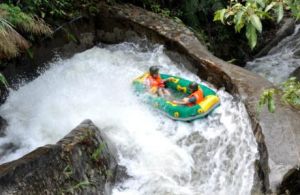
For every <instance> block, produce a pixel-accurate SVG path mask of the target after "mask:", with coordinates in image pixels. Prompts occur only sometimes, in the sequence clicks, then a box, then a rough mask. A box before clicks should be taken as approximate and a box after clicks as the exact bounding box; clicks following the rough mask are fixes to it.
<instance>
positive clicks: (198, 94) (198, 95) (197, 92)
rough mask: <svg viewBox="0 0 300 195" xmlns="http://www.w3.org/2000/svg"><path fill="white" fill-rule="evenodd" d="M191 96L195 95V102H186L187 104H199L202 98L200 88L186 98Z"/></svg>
mask: <svg viewBox="0 0 300 195" xmlns="http://www.w3.org/2000/svg"><path fill="white" fill-rule="evenodd" d="M191 97H195V98H196V103H188V104H187V105H188V106H194V105H196V104H199V103H200V102H202V101H203V100H204V97H203V92H202V90H201V89H198V90H197V91H195V92H194V93H192V94H191V95H190V96H189V97H188V98H191Z"/></svg>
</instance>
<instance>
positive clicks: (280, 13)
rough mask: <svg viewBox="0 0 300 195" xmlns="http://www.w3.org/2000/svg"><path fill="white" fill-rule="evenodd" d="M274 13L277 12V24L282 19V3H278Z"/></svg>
mask: <svg viewBox="0 0 300 195" xmlns="http://www.w3.org/2000/svg"><path fill="white" fill-rule="evenodd" d="M276 12H277V23H279V22H280V21H281V20H282V18H283V4H282V2H280V3H278V6H277V9H276Z"/></svg>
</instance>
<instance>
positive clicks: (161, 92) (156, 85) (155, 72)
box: [145, 66, 171, 97]
mask: <svg viewBox="0 0 300 195" xmlns="http://www.w3.org/2000/svg"><path fill="white" fill-rule="evenodd" d="M168 80H170V79H162V78H160V75H159V68H158V67H157V66H151V67H150V68H149V76H148V77H147V79H146V80H145V81H146V85H147V86H148V87H149V91H150V93H152V94H156V95H158V96H161V97H164V96H170V95H171V94H170V92H169V90H167V89H166V88H165V82H166V81H168Z"/></svg>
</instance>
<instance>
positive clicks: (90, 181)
mask: <svg viewBox="0 0 300 195" xmlns="http://www.w3.org/2000/svg"><path fill="white" fill-rule="evenodd" d="M115 152H116V151H115V149H114V148H113V147H112V145H111V143H109V140H107V138H106V136H105V134H104V133H103V132H101V131H99V129H98V128H97V127H95V125H94V124H93V123H92V122H91V121H90V120H86V121H84V122H83V123H81V124H80V125H79V126H77V127H76V128H75V129H74V130H73V131H71V132H70V133H69V134H68V135H67V136H66V137H64V138H63V139H62V140H60V141H59V142H57V144H55V145H46V146H43V147H40V148H38V149H36V150H34V151H33V152H31V153H29V154H27V155H25V156H24V157H22V158H20V159H18V160H15V161H12V162H9V163H6V164H3V165H0V194H3V195H5V194H66V193H67V194H111V190H112V187H113V185H114V181H115V175H116V171H117V162H116V157H115V155H116V153H115Z"/></svg>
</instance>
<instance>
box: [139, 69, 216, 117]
mask: <svg viewBox="0 0 300 195" xmlns="http://www.w3.org/2000/svg"><path fill="white" fill-rule="evenodd" d="M148 76H149V73H145V74H143V75H142V76H140V77H138V78H136V79H135V80H134V81H133V87H134V90H135V92H136V93H137V94H143V96H142V97H143V99H144V100H146V102H147V103H149V104H151V105H152V106H154V107H155V108H157V109H159V110H160V111H162V112H163V113H164V114H166V115H167V116H168V117H170V118H172V119H174V120H180V121H192V120H195V119H199V118H203V117H205V116H206V115H208V114H209V113H211V112H212V111H213V110H214V109H215V108H216V107H218V106H219V105H220V99H219V97H218V96H217V95H216V92H214V91H213V90H212V89H210V88H209V87H207V86H204V85H201V84H199V86H200V87H201V89H202V91H203V95H204V100H203V101H202V102H200V103H199V104H196V105H194V106H186V105H178V104H175V103H173V102H171V101H168V100H166V99H165V98H163V97H158V96H154V95H152V94H150V93H148V90H147V87H146V86H145V84H144V83H145V79H146V78H147V77H148ZM160 76H161V78H162V79H167V78H171V79H170V81H167V82H166V86H167V88H168V89H171V90H172V91H174V92H176V94H179V95H181V97H186V96H188V95H189V94H190V91H189V88H188V86H189V84H190V83H191V81H189V80H186V79H183V78H180V77H176V76H171V75H167V74H160Z"/></svg>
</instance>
